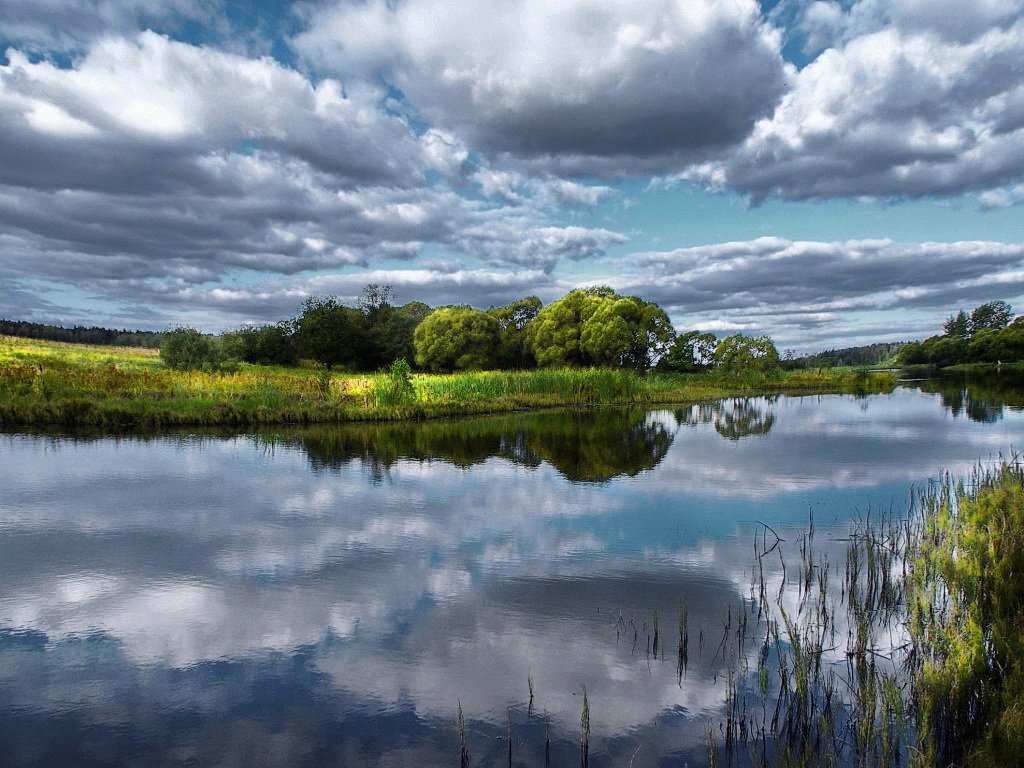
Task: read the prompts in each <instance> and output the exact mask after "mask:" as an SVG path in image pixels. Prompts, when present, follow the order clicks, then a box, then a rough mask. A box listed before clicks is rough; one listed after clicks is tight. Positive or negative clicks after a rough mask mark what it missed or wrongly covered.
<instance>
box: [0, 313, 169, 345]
mask: <svg viewBox="0 0 1024 768" xmlns="http://www.w3.org/2000/svg"><path fill="white" fill-rule="evenodd" d="M0 336H18V337H20V338H23V339H38V340H41V341H60V342H64V343H67V344H102V345H106V346H112V347H159V346H160V341H161V339H162V338H163V332H161V331H129V330H124V329H122V330H117V329H114V328H100V327H97V326H94V325H93V326H89V327H86V326H84V325H75V326H72V327H70V328H65V327H64V326H61V325H46V324H44V323H30V322H27V321H24V320H4V319H0Z"/></svg>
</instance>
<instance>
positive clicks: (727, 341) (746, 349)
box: [715, 333, 779, 371]
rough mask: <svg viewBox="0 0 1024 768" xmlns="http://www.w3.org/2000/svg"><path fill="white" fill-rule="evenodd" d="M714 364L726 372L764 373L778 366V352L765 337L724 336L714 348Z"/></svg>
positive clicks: (737, 334)
mask: <svg viewBox="0 0 1024 768" xmlns="http://www.w3.org/2000/svg"><path fill="white" fill-rule="evenodd" d="M715 364H716V365H717V366H718V367H719V368H721V369H723V370H726V371H764V370H767V369H769V368H775V367H776V366H777V365H778V364H779V352H778V350H777V349H775V344H773V343H772V340H771V339H770V338H769V337H767V336H757V337H750V336H745V335H744V334H742V333H734V334H733V335H732V336H726V337H725V338H724V339H722V340H721V341H720V342H718V346H716V347H715Z"/></svg>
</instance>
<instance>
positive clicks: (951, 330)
mask: <svg viewBox="0 0 1024 768" xmlns="http://www.w3.org/2000/svg"><path fill="white" fill-rule="evenodd" d="M975 311H977V310H975ZM942 332H943V333H944V334H945V335H946V336H959V337H960V338H962V339H966V338H967V337H968V336H970V335H971V321H970V319H969V318H968V317H967V313H966V312H964V311H963V310H962V309H961V310H960V311H959V312H957V313H956V315H950V316H949V317H947V318H946V322H945V323H944V324H943V326H942Z"/></svg>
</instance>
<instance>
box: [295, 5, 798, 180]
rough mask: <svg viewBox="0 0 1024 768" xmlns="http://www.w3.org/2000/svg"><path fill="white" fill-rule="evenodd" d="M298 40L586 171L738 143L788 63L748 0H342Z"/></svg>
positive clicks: (517, 152)
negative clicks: (555, 0)
mask: <svg viewBox="0 0 1024 768" xmlns="http://www.w3.org/2000/svg"><path fill="white" fill-rule="evenodd" d="M295 45H296V47H297V49H298V50H299V51H300V52H301V53H303V54H304V55H305V56H306V57H307V58H308V59H309V60H311V61H312V62H314V63H315V64H316V65H317V66H319V67H323V68H325V69H327V70H329V71H333V72H339V73H341V72H346V73H351V72H361V73H364V74H366V75H368V76H371V77H383V78H384V79H385V80H387V81H389V82H392V83H394V84H395V85H396V86H397V87H399V88H400V89H401V90H402V92H403V93H404V94H405V96H406V97H407V98H408V99H409V101H410V102H411V104H412V105H413V106H414V107H415V108H416V109H418V110H420V111H421V112H422V113H423V114H424V115H425V116H426V117H427V118H428V119H429V120H430V121H431V122H432V123H433V124H436V125H439V126H443V127H445V128H448V129H450V130H454V131H455V132H457V133H458V134H459V135H460V136H464V137H466V139H467V140H468V141H469V142H470V143H471V144H472V145H473V146H474V147H477V148H480V149H482V150H486V151H488V152H492V153H498V154H502V153H507V154H509V155H512V156H514V157H518V158H525V159H530V160H534V161H537V162H538V164H539V165H540V166H541V167H548V168H558V169H562V170H568V171H571V172H589V173H593V172H597V173H609V172H627V173H636V172H642V171H643V170H644V169H649V168H664V165H665V163H666V161H667V159H668V158H673V159H674V161H675V164H676V166H677V167H678V163H679V161H680V159H692V158H694V157H698V156H700V155H701V154H702V153H706V152H707V151H709V150H712V149H716V148H721V147H724V146H728V145H730V144H733V143H735V142H737V141H740V140H741V139H743V138H744V137H745V136H746V134H747V133H748V132H749V130H750V128H751V126H752V125H753V123H754V121H755V120H756V119H757V118H758V117H761V116H763V115H765V114H766V113H767V112H769V111H770V109H771V108H772V106H773V105H774V103H775V101H776V100H777V99H778V97H779V96H780V94H781V93H782V91H783V88H784V78H785V72H786V67H785V65H784V62H783V61H782V58H781V56H780V54H779V36H778V33H777V31H776V30H775V29H774V28H773V27H771V26H769V25H767V24H765V23H764V22H763V20H762V17H761V14H760V11H759V9H758V6H757V4H756V3H754V2H752V1H751V0H727V1H725V2H712V1H711V0H693V1H690V2H679V1H678V0H658V1H657V2H655V3H651V2H647V1H643V0H629V1H628V2H622V1H621V0H572V2H563V3H555V4H553V3H549V2H545V1H544V0H516V2H512V3H508V2H498V1H497V0H488V2H484V3H480V2H467V1H465V0H462V1H460V2H450V1H449V0H403V1H402V2H398V3H387V2H384V0H371V1H370V2H366V3H347V2H345V3H341V2H337V3H331V4H326V5H320V6H316V7H315V9H314V10H313V11H311V12H310V15H309V28H308V29H307V30H306V31H305V32H304V33H303V34H301V35H299V36H298V37H297V38H296V39H295Z"/></svg>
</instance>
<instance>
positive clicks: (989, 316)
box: [970, 301, 1013, 336]
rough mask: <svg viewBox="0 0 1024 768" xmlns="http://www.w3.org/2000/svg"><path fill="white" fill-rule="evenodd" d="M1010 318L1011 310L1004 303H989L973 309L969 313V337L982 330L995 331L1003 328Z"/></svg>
mask: <svg viewBox="0 0 1024 768" xmlns="http://www.w3.org/2000/svg"><path fill="white" fill-rule="evenodd" d="M1011 317H1013V310H1012V309H1011V308H1010V305H1009V304H1007V303H1006V302H1005V301H990V302H988V303H987V304H982V305H981V306H980V307H975V308H974V311H973V312H971V321H970V331H971V335H972V336H973V335H974V334H976V333H977V332H978V331H980V330H982V329H984V328H989V329H992V330H996V331H998V330H999V329H1001V328H1005V327H1006V324H1007V323H1009V322H1010V318H1011Z"/></svg>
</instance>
